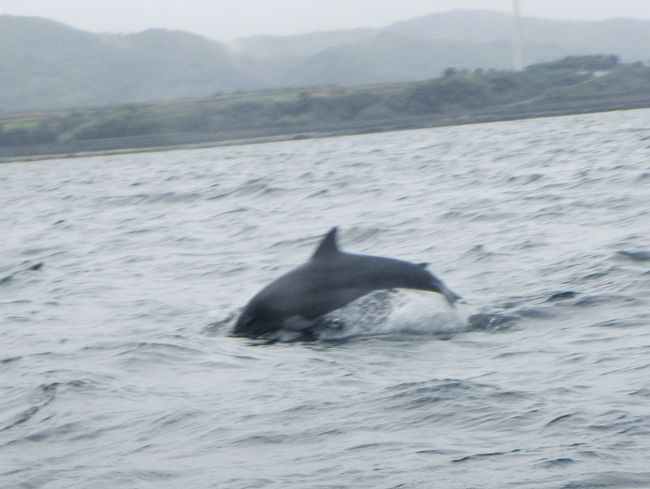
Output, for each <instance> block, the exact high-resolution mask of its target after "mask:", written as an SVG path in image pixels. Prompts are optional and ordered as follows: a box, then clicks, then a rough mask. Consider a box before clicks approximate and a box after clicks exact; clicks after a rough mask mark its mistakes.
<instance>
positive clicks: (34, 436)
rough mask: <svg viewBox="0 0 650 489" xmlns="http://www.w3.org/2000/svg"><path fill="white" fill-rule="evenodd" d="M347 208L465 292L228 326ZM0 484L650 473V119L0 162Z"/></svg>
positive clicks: (379, 244)
mask: <svg viewBox="0 0 650 489" xmlns="http://www.w3.org/2000/svg"><path fill="white" fill-rule="evenodd" d="M335 225H337V226H339V229H340V242H341V246H342V247H343V249H345V250H348V251H351V252H357V253H368V254H376V255H382V256H391V257H397V258H401V259H405V260H409V261H413V262H418V263H419V262H428V263H430V269H431V270H432V271H434V272H435V273H436V275H437V276H439V277H440V278H441V279H442V280H444V281H445V283H446V284H447V285H448V286H449V287H450V288H451V289H452V290H454V291H455V292H457V293H458V294H460V295H461V296H462V297H463V301H462V303H460V304H459V305H458V306H457V308H456V309H452V308H451V307H450V306H448V305H447V304H446V303H445V302H444V300H442V299H441V297H440V296H439V295H437V294H426V293H422V292H408V291H398V292H397V293H391V292H386V293H380V294H375V295H373V296H371V297H368V298H366V299H365V300H362V301H360V302H359V303H354V304H351V305H350V306H348V307H346V308H345V309H344V310H342V311H338V312H337V313H335V314H338V315H339V318H338V319H339V320H340V322H339V324H338V326H337V327H335V328H332V330H331V331H324V332H322V334H321V335H320V336H318V337H316V338H312V340H311V341H288V340H284V339H283V340H281V341H266V340H264V339H262V340H260V339H257V340H252V339H245V338H233V337H230V336H229V332H230V330H231V328H232V326H233V323H234V320H235V319H236V317H237V315H238V313H239V312H240V311H241V308H242V307H243V306H244V305H245V304H246V302H247V301H248V299H249V298H250V297H251V296H252V295H253V294H255V293H256V292H257V291H258V290H259V289H260V288H261V287H263V286H264V285H265V284H267V283H268V282H270V281H271V280H273V279H274V278H276V277H278V276H279V275H281V274H283V273H285V272H287V271H289V270H290V269H292V268H293V267H295V266H297V265H299V264H300V263H302V262H304V261H305V260H307V259H308V258H309V257H310V255H311V254H312V253H313V251H314V249H315V247H316V245H317V244H318V242H319V239H320V238H321V237H322V236H323V235H324V234H325V233H326V232H327V231H328V230H329V229H330V228H331V227H332V226H335ZM0 487H1V488H2V489H5V488H7V489H14V488H22V489H28V488H29V489H31V488H34V489H36V488H38V489H41V488H44V489H54V488H61V489H64V488H65V489H71V488H78V489H82V488H84V489H85V488H110V489H116V488H125V489H136V488H156V489H164V488H170V489H172V488H173V489H176V488H228V489H230V488H233V489H239V488H277V489H280V488H288V487H292V488H293V487H296V488H322V489H324V488H347V487H354V488H443V489H447V488H449V489H504V488H517V489H522V488H531V489H545V488H565V489H579V488H585V489H590V488H619V489H620V488H648V487H650V111H648V110H637V111H627V112H611V113H606V114H592V115H580V116H571V117H560V118H548V119H538V120H526V121H516V122H502V123H492V124H481V125H468V126H458V127H450V128H437V129H425V130H415V131H403V132H393V133H384V134H371V135H362V136H349V137H337V138H328V139H314V140H303V141H292V142H279V143H270V144H259V145H242V146H230V147H220V148H210V149H197V150H178V151H168V152H157V153H141V154H130V155H119V156H94V157H87V158H77V159H60V160H49V161H39V162H31V163H11V164H4V165H0Z"/></svg>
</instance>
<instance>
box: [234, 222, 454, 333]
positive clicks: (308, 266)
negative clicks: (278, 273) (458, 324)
mask: <svg viewBox="0 0 650 489" xmlns="http://www.w3.org/2000/svg"><path fill="white" fill-rule="evenodd" d="M337 231H338V230H337V228H336V227H334V228H332V229H331V230H330V231H329V232H328V233H327V234H326V235H325V237H324V238H323V240H322V241H321V243H320V244H319V245H318V248H317V249H316V252H315V253H314V255H313V256H312V257H311V259H310V260H309V261H308V262H307V263H305V264H304V265H301V266H299V267H298V268H296V269H295V270H292V271H291V272H289V273H287V274H286V275H283V276H282V277H280V278H278V279H276V280H275V281H273V282H271V283H270V284H269V285H267V286H266V287H264V288H263V289H262V290H261V291H260V292H258V293H257V294H256V295H255V296H254V297H253V298H252V299H251V300H250V302H249V303H248V304H247V305H246V307H245V308H244V311H243V312H242V313H241V315H240V316H239V318H238V319H237V323H236V324H235V328H234V330H233V335H234V336H249V337H257V336H262V335H264V334H267V333H270V332H273V331H277V330H280V329H289V330H294V331H295V330H298V331H302V330H308V329H309V328H310V326H312V325H313V324H314V322H315V320H316V319H318V318H319V317H321V316H323V315H325V314H327V313H329V312H332V311H334V310H336V309H339V308H341V307H343V306H345V305H346V304H349V303H350V302H352V301H354V300H356V299H359V298H360V297H363V296H364V295H366V294H369V293H370V292H373V291H375V290H380V289H417V290H428V291H431V292H438V293H439V294H442V295H444V296H445V298H446V299H447V301H448V302H449V304H451V305H452V306H453V304H454V303H455V302H456V301H457V300H458V299H460V297H459V296H458V295H456V294H455V293H454V292H452V291H451V290H449V289H448V288H447V287H446V286H445V284H444V283H443V282H442V281H441V280H440V279H438V278H437V277H436V276H435V275H433V274H432V273H431V272H429V271H428V270H426V263H424V264H413V263H409V262H406V261H402V260H396V259H394V258H383V257H380V256H369V255H357V254H352V253H345V252H344V251H341V250H340V249H339V247H338V245H337Z"/></svg>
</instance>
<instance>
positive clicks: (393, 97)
mask: <svg viewBox="0 0 650 489" xmlns="http://www.w3.org/2000/svg"><path fill="white" fill-rule="evenodd" d="M603 101H609V102H611V103H613V104H614V106H615V105H616V101H621V102H625V101H628V104H627V105H629V104H630V103H631V104H632V105H633V106H634V105H635V104H636V105H638V106H650V68H649V67H647V66H645V65H643V64H641V63H634V64H627V63H621V62H620V61H619V59H618V58H617V57H616V56H610V55H594V56H579V57H569V58H565V59H562V60H559V61H555V62H552V63H544V64H538V65H532V66H529V67H528V68H527V69H525V70H524V71H521V72H509V71H496V70H476V71H474V72H469V71H467V70H457V69H454V68H449V69H448V70H446V72H445V73H444V75H443V76H442V77H440V78H436V79H433V80H428V81H422V82H413V83H399V84H386V85H367V86H358V87H339V86H328V87H317V88H305V89H287V90H269V91H260V92H241V93H232V94H215V95H214V96H212V97H208V98H202V99H195V100H180V101H174V102H160V103H149V104H129V105H121V106H115V107H102V108H94V109H93V108H91V109H78V110H68V111H57V112H44V113H27V114H2V113H0V149H4V150H5V153H7V152H9V153H11V148H18V147H21V148H25V147H29V146H37V145H57V144H59V145H66V147H67V148H72V149H74V147H75V144H81V143H83V142H86V141H97V140H102V141H112V140H115V141H116V140H118V139H120V138H137V137H148V138H149V139H150V145H151V146H154V147H155V146H165V145H166V144H167V142H166V141H167V140H169V141H175V142H177V143H178V142H181V143H182V142H183V141H184V140H185V138H184V135H188V136H189V135H194V136H196V135H197V134H199V135H203V136H204V138H203V139H205V140H206V141H208V140H210V138H211V137H213V138H214V140H215V141H216V140H219V139H220V135H224V134H227V135H231V136H233V137H232V138H233V139H236V138H237V137H236V136H237V134H238V132H241V136H242V138H246V137H248V136H247V134H248V133H247V132H246V131H249V133H250V131H251V130H253V132H254V134H255V135H257V136H263V135H265V134H267V133H268V134H269V135H273V134H280V133H285V134H292V133H293V134H300V133H301V132H305V131H310V130H313V131H318V130H319V129H323V128H326V127H342V128H345V127H346V125H349V126H350V127H352V126H354V125H355V124H356V125H357V126H359V124H361V125H363V124H364V123H367V124H373V123H387V124H388V126H386V127H394V125H393V126H391V125H390V123H391V122H393V123H396V122H398V121H408V120H415V119H417V120H421V121H422V125H426V121H427V120H431V121H432V122H434V121H435V120H436V119H441V118H443V119H444V118H449V117H463V116H465V117H468V118H469V119H468V120H469V121H471V117H472V116H480V115H484V116H485V117H484V118H485V119H486V120H489V114H490V113H495V112H496V113H504V114H507V113H512V114H513V117H512V118H519V117H527V116H530V115H527V114H535V113H538V112H540V111H543V110H544V109H549V108H556V109H562V108H563V107H565V108H567V113H569V112H581V111H587V110H589V107H592V108H593V109H594V111H595V110H598V107H599V106H600V105H599V104H602V103H603ZM635 101H636V102H635ZM610 105H611V104H610ZM607 107H609V105H608V106H606V107H605V106H604V107H603V108H604V109H607ZM627 108H629V107H627ZM170 135H173V137H168V136H170ZM151 138H153V139H151ZM221 139H223V137H221ZM187 140H188V142H191V141H190V139H187ZM127 146H128V144H127ZM107 147H110V143H109V144H108V146H107ZM23 153H28V151H26V152H25V151H23ZM0 156H2V155H0Z"/></svg>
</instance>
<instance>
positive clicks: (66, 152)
mask: <svg viewBox="0 0 650 489" xmlns="http://www.w3.org/2000/svg"><path fill="white" fill-rule="evenodd" d="M648 108H650V96H649V97H640V98H639V97H633V98H632V100H629V101H623V100H620V99H618V100H612V101H607V100H601V101H599V102H598V103H595V104H584V105H583V104H580V105H577V104H574V105H573V106H572V104H571V103H570V102H569V103H567V104H565V105H564V106H555V107H553V106H550V107H539V108H538V109H537V110H535V109H529V110H507V109H506V108H504V110H501V111H499V110H498V109H496V110H492V111H490V112H473V113H460V114H450V115H448V116H446V117H441V116H436V117H432V116H417V117H408V118H400V119H385V120H375V121H351V122H348V123H345V124H341V123H337V124H332V123H330V124H322V125H311V126H289V127H284V128H283V127H275V128H273V127H260V128H251V129H241V130H233V131H228V132H225V131H224V132H218V133H169V134H156V135H151V136H135V137H122V138H107V139H96V140H88V141H82V142H79V141H77V142H74V143H52V144H44V145H29V146H16V147H10V148H0V164H2V163H19V162H30V161H43V160H49V159H69V158H84V157H91V156H102V155H121V154H137V153H148V152H159V151H173V150H179V149H201V148H212V147H220V146H237V145H246V144H264V143H272V142H281V141H292V140H305V139H316V138H326V137H339V136H352V135H360V134H372V133H382V132H393V131H403V130H415V129H427V128H436V127H450V126H459V125H473V124H486V123H492V122H506V121H516V120H526V119H538V118H546V117H561V116H570V115H580V114H593V113H601V112H613V111H628V110H643V109H648Z"/></svg>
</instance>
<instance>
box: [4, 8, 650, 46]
mask: <svg viewBox="0 0 650 489" xmlns="http://www.w3.org/2000/svg"><path fill="white" fill-rule="evenodd" d="M520 1H521V5H522V10H523V14H524V15H530V16H537V17H548V18H555V19H578V20H580V19H585V20H586V19H605V18H611V17H637V18H644V19H650V0H520ZM511 7H512V0H0V14H12V15H34V16H39V17H47V18H50V19H55V20H58V21H60V22H63V23H66V24H69V25H72V26H74V27H77V28H79V29H83V30H89V31H110V32H134V31H141V30H144V29H148V28H151V27H163V28H167V29H182V30H187V31H191V32H196V33H198V34H202V35H205V36H208V37H212V38H215V39H221V40H230V39H233V38H236V37H241V36H249V35H256V34H296V33H303V32H310V31H316V30H327V29H347V28H352V27H380V26H383V25H387V24H390V23H391V22H394V21H397V20H402V19H407V18H411V17H416V16H419V15H424V14H428V13H433V12H443V11H447V10H452V9H456V8H472V9H476V8H483V9H491V10H501V11H510V9H511Z"/></svg>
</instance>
